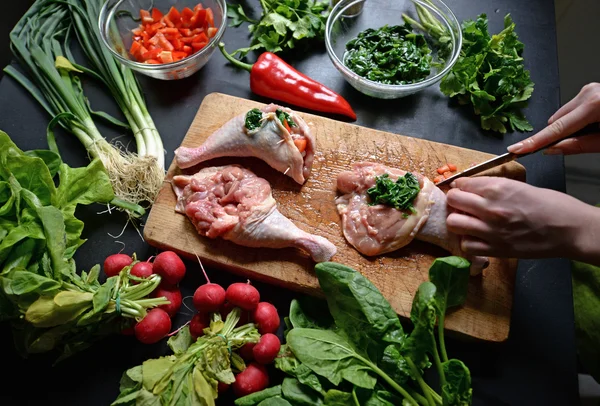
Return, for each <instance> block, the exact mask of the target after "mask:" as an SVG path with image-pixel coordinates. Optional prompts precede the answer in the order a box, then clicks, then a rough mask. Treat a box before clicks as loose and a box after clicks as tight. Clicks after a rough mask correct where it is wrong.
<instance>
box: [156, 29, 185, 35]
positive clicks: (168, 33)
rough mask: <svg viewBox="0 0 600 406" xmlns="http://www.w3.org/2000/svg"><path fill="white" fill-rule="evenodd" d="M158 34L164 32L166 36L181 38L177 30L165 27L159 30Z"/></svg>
mask: <svg viewBox="0 0 600 406" xmlns="http://www.w3.org/2000/svg"><path fill="white" fill-rule="evenodd" d="M158 32H162V33H163V34H165V35H173V36H180V35H181V34H180V33H179V30H178V29H177V28H171V27H165V28H161V29H160V30H158Z"/></svg>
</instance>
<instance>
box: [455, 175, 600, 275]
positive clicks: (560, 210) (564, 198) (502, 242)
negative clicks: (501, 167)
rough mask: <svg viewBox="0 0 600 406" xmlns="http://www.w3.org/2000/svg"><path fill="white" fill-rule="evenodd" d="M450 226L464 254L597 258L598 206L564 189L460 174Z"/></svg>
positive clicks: (599, 234)
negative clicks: (558, 189)
mask: <svg viewBox="0 0 600 406" xmlns="http://www.w3.org/2000/svg"><path fill="white" fill-rule="evenodd" d="M452 186H453V189H451V190H450V191H449V192H448V195H447V196H448V205H450V206H451V207H452V208H453V209H455V210H456V211H457V212H454V213H451V214H450V215H449V216H448V219H447V225H448V230H449V231H451V232H453V233H455V234H459V235H462V236H463V238H462V242H461V248H462V249H463V251H465V252H466V253H467V254H472V255H486V256H493V257H513V258H542V257H568V258H572V259H578V260H581V261H586V262H589V263H595V264H598V263H600V209H598V208H595V207H593V206H589V205H587V204H585V203H583V202H581V201H579V200H577V199H575V198H573V197H570V196H568V195H566V194H564V193H560V192H556V191H554V190H550V189H541V188H537V187H534V186H531V185H528V184H526V183H523V182H519V181H515V180H511V179H506V178H496V177H475V178H459V179H457V180H456V181H455V182H454V183H453V184H452Z"/></svg>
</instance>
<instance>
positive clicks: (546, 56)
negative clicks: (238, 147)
mask: <svg viewBox="0 0 600 406" xmlns="http://www.w3.org/2000/svg"><path fill="white" fill-rule="evenodd" d="M447 3H448V5H449V6H450V7H451V8H452V10H454V12H455V13H456V15H457V17H458V18H459V20H463V19H467V18H475V17H476V15H477V14H478V13H480V12H485V13H487V14H488V17H489V26H490V31H491V32H498V31H500V30H501V28H502V20H503V17H504V15H505V14H506V13H511V15H512V16H513V19H514V20H515V22H516V24H517V31H518V33H519V36H520V38H521V40H522V41H523V42H524V43H525V63H526V66H527V67H528V68H529V69H530V71H531V76H532V79H533V81H534V82H535V91H534V93H533V97H532V99H531V102H530V104H529V107H528V108H527V110H526V111H525V112H526V115H527V117H528V118H529V120H530V121H531V122H532V124H533V126H534V128H535V130H539V129H541V128H543V126H544V125H545V123H546V120H547V119H548V117H550V115H551V114H552V113H554V111H556V109H557V108H558V107H559V80H558V67H557V65H558V63H557V55H556V38H555V37H556V30H555V20H554V4H553V1H552V0H530V1H527V2H526V3H525V2H521V1H519V0H494V1H492V0H488V1H485V2H484V1H477V0H448V1H447ZM19 7H22V6H19ZM224 40H225V42H226V43H227V46H228V48H229V49H235V48H238V47H241V46H245V44H247V43H248V38H247V34H246V28H245V27H241V28H238V29H232V28H228V30H227V32H226V33H225V36H224ZM5 41H6V38H3V39H2V41H1V42H5ZM290 62H291V63H292V64H293V65H294V66H295V67H296V68H297V69H299V70H300V71H302V72H304V73H306V74H307V75H309V76H310V77H312V78H314V79H316V80H318V81H320V82H322V83H324V84H325V85H327V86H329V87H330V88H332V89H333V90H335V91H337V92H339V93H340V94H342V95H343V96H344V97H345V98H347V100H348V101H349V102H350V103H351V104H352V106H353V107H354V109H355V111H356V113H357V115H358V120H357V124H359V125H362V126H366V127H372V128H376V129H379V130H384V131H390V132H395V133H399V134H404V135H409V136H413V137H419V138H423V139H428V140H433V141H438V142H443V143H447V144H452V145H458V146H461V147H467V148H472V149H477V150H481V151H485V152H489V153H494V154H499V153H501V152H503V151H504V150H505V147H506V146H507V145H509V144H510V143H512V142H514V141H516V140H518V139H521V138H522V137H523V135H522V134H519V133H514V134H508V135H506V136H504V137H494V136H490V135H489V134H485V133H484V132H483V131H481V130H480V128H479V125H478V122H477V120H475V119H474V118H473V116H472V114H471V112H470V111H469V110H468V109H465V108H462V107H459V106H457V105H455V104H454V103H452V102H449V100H448V99H447V98H446V97H445V96H444V95H442V94H441V93H440V92H439V90H438V89H437V88H432V89H429V90H427V91H424V92H422V93H420V94H417V95H414V96H411V97H408V98H405V99H400V100H396V101H382V100H375V99H371V98H368V97H366V96H363V95H362V94H360V93H358V92H357V91H355V90H354V89H353V88H352V87H351V86H350V85H348V84H347V83H346V82H345V81H344V80H343V78H342V77H341V76H340V75H339V74H338V73H337V71H336V70H335V68H334V67H333V65H332V64H331V63H330V61H329V59H328V57H327V54H326V52H325V49H324V48H318V49H313V50H312V52H310V53H309V54H306V55H301V56H298V57H297V58H291V59H290ZM140 79H141V83H142V86H143V89H144V91H145V93H146V97H147V104H148V107H149V110H150V112H151V114H152V115H153V117H154V119H155V122H156V124H157V127H158V129H159V130H160V132H161V134H162V137H163V140H164V144H165V148H166V150H167V163H169V162H171V160H172V159H173V150H174V149H175V148H176V147H177V146H178V145H179V143H180V142H181V140H182V139H183V137H184V135H185V133H186V131H187V129H188V127H189V125H190V123H191V121H192V119H193V117H194V115H195V114H196V111H197V109H198V107H199V105H200V103H201V102H202V100H203V98H204V96H206V95H207V94H209V93H211V92H222V93H227V94H230V95H234V96H239V97H245V98H250V99H255V100H259V101H267V100H265V99H261V98H258V97H256V96H254V95H253V94H251V92H250V90H249V78H248V73H247V72H242V71H238V70H235V69H234V68H232V67H230V66H228V65H227V64H226V62H225V59H224V58H222V57H221V55H219V54H218V53H216V54H215V55H214V56H213V58H212V59H211V61H210V62H209V63H208V64H207V65H206V66H205V67H204V69H203V70H201V71H200V72H199V73H197V74H196V75H194V76H193V77H191V78H188V79H185V80H181V81H175V82H161V81H156V80H151V79H148V78H145V77H140ZM86 90H87V91H88V94H89V97H90V100H91V102H92V104H93V106H94V107H95V108H96V109H101V110H106V111H109V112H111V113H114V114H118V112H117V111H116V108H115V106H114V104H113V102H112V101H111V100H110V99H109V98H108V97H107V96H106V95H105V93H104V92H103V91H102V90H101V89H98V88H96V87H95V85H94V84H93V83H86ZM48 121H49V118H48V117H47V116H46V114H45V113H44V112H43V111H42V109H41V108H40V107H39V106H38V105H37V104H36V103H35V102H34V101H33V100H32V99H31V98H30V97H29V96H28V94H26V93H25V91H24V90H23V89H21V88H20V87H19V86H18V85H16V84H15V82H13V81H12V80H10V79H9V78H6V77H5V78H4V79H3V80H2V81H1V82H0V129H1V130H3V131H6V132H7V133H8V134H9V135H10V136H11V137H12V138H13V140H14V141H15V142H16V143H17V144H18V145H19V147H20V148H22V149H24V150H28V149H34V148H47V144H46V141H45V129H46V125H47V123H48ZM99 127H100V129H101V131H102V132H103V134H105V136H107V137H109V138H110V137H112V136H117V135H118V133H117V132H116V131H115V130H114V129H113V128H109V127H105V126H103V125H102V124H100V125H99ZM59 147H60V149H61V151H62V153H63V158H64V159H65V160H66V161H67V163H69V164H70V165H71V166H82V165H85V164H86V162H87V161H86V154H85V151H84V150H83V148H82V147H81V146H80V145H79V143H78V142H77V141H75V139H74V138H73V137H71V136H70V135H68V134H62V133H61V134H59ZM522 163H523V164H524V165H525V166H526V168H527V182H529V183H531V184H533V185H536V186H540V187H546V188H551V189H556V190H560V191H564V190H565V183H564V167H563V160H562V158H560V157H546V156H541V155H539V156H531V157H528V158H525V159H523V162H522ZM101 210H103V208H102V207H100V206H97V207H87V208H82V209H81V210H79V211H78V213H77V215H78V216H79V217H80V218H81V219H83V220H84V221H85V224H86V228H85V230H84V236H85V238H88V241H87V243H85V244H84V245H83V246H82V247H81V248H80V249H79V251H78V252H77V254H76V260H77V264H78V268H79V269H89V268H90V267H91V266H92V265H94V264H96V263H101V262H102V261H103V259H104V258H105V257H106V256H107V255H109V254H110V253H114V252H116V251H119V250H120V249H121V248H122V246H121V245H120V243H119V242H117V241H122V242H124V243H125V244H126V248H125V252H127V253H133V252H136V253H137V254H138V256H141V257H142V258H147V257H149V256H150V255H153V254H154V253H155V250H154V249H153V248H152V247H150V246H148V245H147V244H145V243H144V242H143V241H142V240H141V238H140V237H139V236H138V234H137V232H136V231H135V230H134V229H133V227H131V226H128V227H127V228H126V229H125V231H124V232H123V234H122V235H121V236H120V237H119V238H117V239H114V238H112V237H111V236H110V235H109V233H110V234H112V235H118V234H120V233H121V231H122V229H123V226H124V224H125V218H124V217H123V216H122V215H119V214H112V215H108V214H103V215H97V214H96V213H97V212H99V211H101ZM188 269H189V272H188V275H187V276H186V279H185V280H184V281H183V283H182V290H183V293H184V296H189V295H191V294H192V293H193V290H194V288H195V287H196V286H198V285H199V284H200V283H201V279H200V276H199V272H198V267H197V266H195V265H194V264H193V263H188ZM209 272H210V275H211V277H212V278H213V279H214V280H215V281H217V282H222V283H225V284H227V283H230V282H231V281H233V280H239V278H236V277H234V276H232V275H229V274H227V273H226V272H223V271H219V270H214V269H213V270H210V271H209ZM516 278H517V280H516V289H515V295H514V306H513V313H512V323H511V331H510V337H509V339H508V340H507V341H506V342H505V343H502V344H489V343H467V342H463V341H458V340H454V339H450V340H449V341H448V343H447V345H448V347H449V352H450V353H451V354H452V356H453V357H456V358H459V359H462V360H464V361H465V362H466V364H467V365H468V366H469V367H470V369H471V372H472V375H473V393H474V404H475V405H561V406H562V405H573V404H577V403H578V400H579V397H578V390H577V363H576V351H575V338H574V331H573V305H572V293H571V278H570V265H569V262H568V261H567V260H565V259H551V260H527V261H525V260H524V261H520V262H519V268H518V272H517V276H516ZM257 285H258V287H259V289H260V290H261V293H262V295H263V298H264V299H265V300H269V301H272V302H274V303H275V304H276V305H278V307H279V308H280V309H286V308H287V307H288V305H289V302H290V300H291V298H292V297H294V296H295V293H293V292H288V291H284V290H282V289H277V288H273V287H270V286H266V285H263V284H260V283H258V284H257ZM190 316H191V312H190V311H188V310H186V309H184V308H182V311H181V313H180V314H179V315H178V318H177V320H176V323H178V324H182V323H183V322H185V321H186V320H188V319H189V317H190ZM0 332H1V333H0V348H2V361H1V363H2V365H3V366H4V369H5V373H6V375H4V374H3V376H2V390H1V391H0V404H2V405H34V404H45V405H55V404H56V405H107V404H109V403H110V402H111V401H112V400H114V399H115V398H116V396H117V394H118V387H119V384H118V382H119V379H120V376H121V373H122V372H123V371H124V370H126V369H127V368H130V367H132V366H135V365H138V364H140V363H141V362H142V361H143V360H145V359H147V358H151V357H156V356H159V355H163V354H166V353H167V348H166V345H165V344H164V343H159V344H156V345H151V346H144V345H140V344H138V343H137V342H135V340H134V339H133V338H131V337H111V338H107V339H106V340H104V341H102V342H101V343H98V344H96V345H95V346H94V347H92V348H91V349H89V350H87V351H86V352H84V353H81V354H79V355H77V356H75V357H73V358H71V359H69V360H67V361H65V362H63V363H60V364H58V365H56V366H51V360H52V359H51V358H46V357H35V358H31V359H28V360H23V359H21V358H19V356H18V355H16V354H15V352H14V350H13V344H12V338H11V334H10V330H9V328H8V326H6V325H3V326H0ZM220 404H224V405H225V404H232V403H231V400H227V399H225V400H224V401H222V402H221V403H220Z"/></svg>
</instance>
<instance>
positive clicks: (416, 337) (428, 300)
mask: <svg viewBox="0 0 600 406" xmlns="http://www.w3.org/2000/svg"><path fill="white" fill-rule="evenodd" d="M435 295H436V287H435V285H434V284H433V283H431V282H423V283H422V284H421V285H419V289H418V290H417V292H416V293H415V297H414V299H413V305H412V309H411V312H410V320H411V321H412V322H413V324H414V329H413V331H412V332H411V334H410V337H409V339H408V340H407V344H406V346H404V347H403V355H404V356H408V357H410V359H411V360H412V361H413V362H414V363H415V365H416V366H417V368H418V369H420V370H422V369H424V368H427V367H428V366H429V358H428V357H427V354H428V353H429V354H432V355H434V357H436V356H437V344H436V342H435V336H434V334H433V330H434V328H435V322H436V320H437V312H438V309H437V305H436V299H435Z"/></svg>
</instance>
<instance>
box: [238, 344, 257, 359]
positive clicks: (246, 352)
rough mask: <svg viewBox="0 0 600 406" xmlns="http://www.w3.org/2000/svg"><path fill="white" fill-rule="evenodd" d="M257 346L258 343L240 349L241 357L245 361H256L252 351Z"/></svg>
mask: <svg viewBox="0 0 600 406" xmlns="http://www.w3.org/2000/svg"><path fill="white" fill-rule="evenodd" d="M255 345H256V343H246V344H244V345H243V346H242V347H241V348H240V350H239V352H240V357H242V358H243V359H244V361H254V353H253V352H252V349H253V348H254V346H255Z"/></svg>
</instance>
